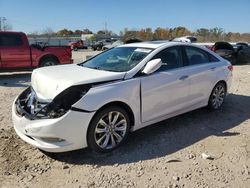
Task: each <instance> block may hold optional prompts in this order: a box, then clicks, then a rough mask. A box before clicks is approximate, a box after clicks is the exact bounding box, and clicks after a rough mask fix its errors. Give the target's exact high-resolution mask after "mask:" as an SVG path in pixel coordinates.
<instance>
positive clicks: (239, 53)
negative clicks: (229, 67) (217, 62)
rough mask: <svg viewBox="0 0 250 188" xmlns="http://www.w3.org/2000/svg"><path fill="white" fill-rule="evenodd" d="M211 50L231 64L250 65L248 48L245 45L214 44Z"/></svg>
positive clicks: (249, 50) (249, 49) (249, 48)
mask: <svg viewBox="0 0 250 188" xmlns="http://www.w3.org/2000/svg"><path fill="white" fill-rule="evenodd" d="M211 50H212V51H214V52H216V53H218V54H219V55H220V56H221V57H223V58H225V59H227V60H229V61H230V62H231V63H232V64H238V63H250V47H249V46H248V44H247V43H236V44H235V45H234V46H233V45H231V44H230V43H228V42H216V43H215V44H214V45H213V46H212V47H211Z"/></svg>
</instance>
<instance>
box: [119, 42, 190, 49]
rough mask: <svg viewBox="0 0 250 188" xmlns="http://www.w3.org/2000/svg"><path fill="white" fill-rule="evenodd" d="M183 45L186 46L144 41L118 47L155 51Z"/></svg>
mask: <svg viewBox="0 0 250 188" xmlns="http://www.w3.org/2000/svg"><path fill="white" fill-rule="evenodd" d="M185 44H187V43H183V42H173V41H167V40H160V41H146V42H136V43H130V44H124V45H121V46H119V47H138V48H152V49H156V48H159V47H162V46H165V47H168V46H175V45H185ZM187 45H190V43H188V44H187Z"/></svg>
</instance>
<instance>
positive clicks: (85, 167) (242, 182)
mask: <svg viewBox="0 0 250 188" xmlns="http://www.w3.org/2000/svg"><path fill="white" fill-rule="evenodd" d="M29 81H30V74H29V73H23V74H20V73H19V74H7V75H6V74H4V75H0V99H1V102H0V187H156V188H158V187H190V188H191V187H212V188H214V187H250V65H244V66H243V65H242V66H236V67H235V69H234V79H233V85H232V88H231V90H230V93H231V94H230V95H229V96H228V97H227V100H226V102H225V104H224V106H223V108H222V109H221V110H219V111H216V112H210V111H208V110H207V109H205V108H204V109H199V110H196V111H193V112H190V113H187V114H184V115H181V116H178V117H175V118H172V119H169V120H166V121H164V122H161V123H158V124H155V125H152V126H149V127H147V128H145V129H142V130H139V131H137V132H135V133H132V134H131V135H130V137H129V140H128V142H127V143H126V144H125V145H123V146H122V147H120V148H119V149H117V150H115V151H114V152H112V153H109V154H102V155H97V154H93V153H91V152H90V151H89V150H88V149H84V150H78V151H73V152H68V153H63V154H51V155H49V154H44V153H43V152H41V151H39V150H38V149H36V148H33V147H32V146H30V145H28V144H26V143H24V142H23V141H22V140H21V139H19V138H18V137H17V136H16V134H15V132H14V129H13V126H12V122H11V103H12V102H13V100H14V98H15V96H16V95H17V94H18V93H20V92H21V91H22V90H23V89H24V88H25V87H26V86H27V85H28V84H29ZM202 153H204V154H207V155H210V156H211V158H210V159H204V158H202Z"/></svg>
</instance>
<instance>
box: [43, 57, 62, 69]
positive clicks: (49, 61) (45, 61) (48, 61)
mask: <svg viewBox="0 0 250 188" xmlns="http://www.w3.org/2000/svg"><path fill="white" fill-rule="evenodd" d="M57 64H58V61H57V60H56V59H55V58H52V57H48V58H45V59H43V60H42V61H41V63H40V67H47V66H53V65H57Z"/></svg>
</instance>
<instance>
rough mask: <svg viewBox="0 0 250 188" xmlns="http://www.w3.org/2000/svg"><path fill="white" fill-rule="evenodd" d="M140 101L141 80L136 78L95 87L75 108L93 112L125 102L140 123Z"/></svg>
mask: <svg viewBox="0 0 250 188" xmlns="http://www.w3.org/2000/svg"><path fill="white" fill-rule="evenodd" d="M140 101H141V100H140V79H139V78H134V79H129V80H122V81H117V82H112V83H107V84H104V85H100V86H95V87H93V88H91V89H90V90H89V91H88V92H87V94H86V95H85V96H84V97H83V98H81V99H80V100H79V101H78V102H77V103H75V104H74V105H73V107H75V108H78V109H82V110H86V111H90V112H92V111H97V110H98V109H100V108H101V107H103V106H104V105H106V104H108V103H111V102H123V103H125V104H127V105H128V106H129V107H130V108H131V110H132V111H133V113H134V116H135V122H139V118H140Z"/></svg>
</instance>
